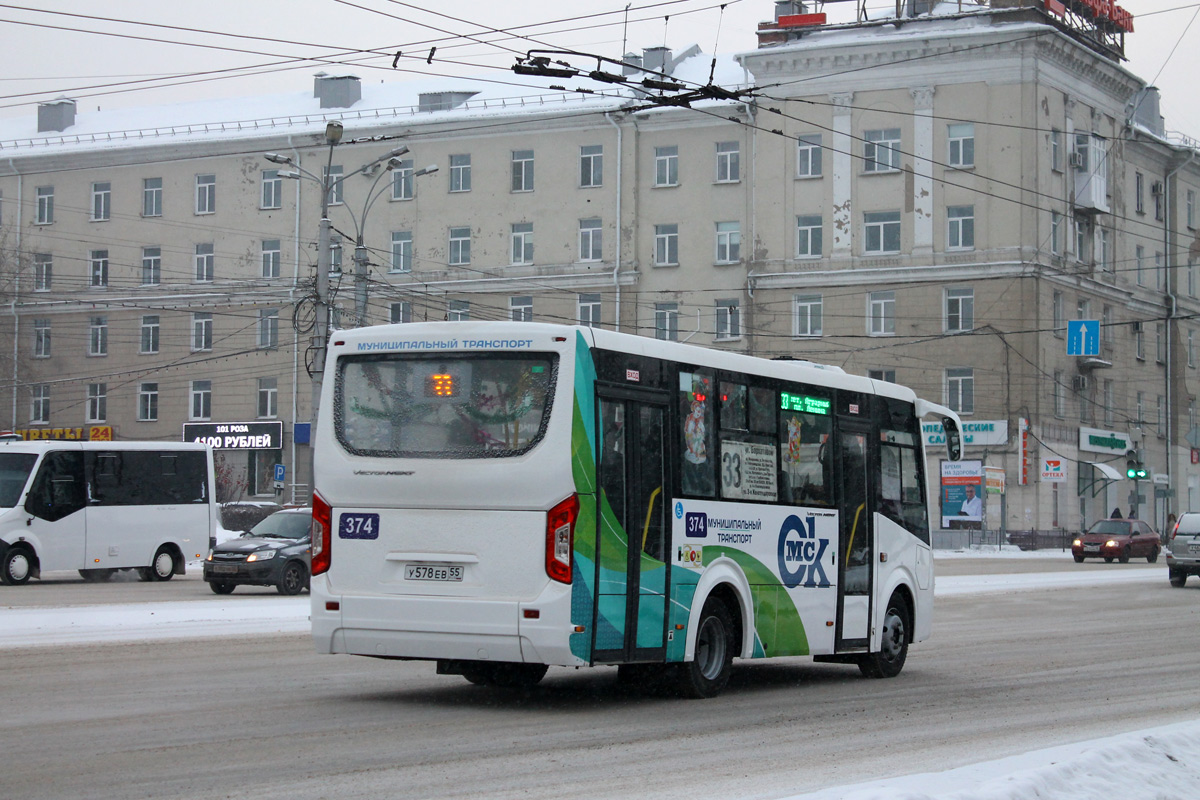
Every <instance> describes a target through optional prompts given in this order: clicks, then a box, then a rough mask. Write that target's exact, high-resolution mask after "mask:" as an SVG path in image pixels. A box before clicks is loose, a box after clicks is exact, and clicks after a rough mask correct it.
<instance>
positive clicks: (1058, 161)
mask: <svg viewBox="0 0 1200 800" xmlns="http://www.w3.org/2000/svg"><path fill="white" fill-rule="evenodd" d="M1062 168H1063V163H1062V131H1060V130H1058V129H1057V128H1052V129H1051V130H1050V169H1052V170H1054V171H1055V172H1062Z"/></svg>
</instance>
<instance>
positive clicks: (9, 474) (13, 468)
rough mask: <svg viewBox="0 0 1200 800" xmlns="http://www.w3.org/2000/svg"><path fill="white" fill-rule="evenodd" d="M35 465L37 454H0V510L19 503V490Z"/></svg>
mask: <svg viewBox="0 0 1200 800" xmlns="http://www.w3.org/2000/svg"><path fill="white" fill-rule="evenodd" d="M35 463H37V453H2V452H0V508H12V507H13V506H15V505H16V504H17V503H19V502H21V490H22V489H24V488H25V482H26V481H28V480H29V473H30V472H32V471H33V465H34V464H35Z"/></svg>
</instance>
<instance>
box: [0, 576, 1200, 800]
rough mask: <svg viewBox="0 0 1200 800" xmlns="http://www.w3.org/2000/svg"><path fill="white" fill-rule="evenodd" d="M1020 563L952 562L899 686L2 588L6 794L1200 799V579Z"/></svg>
mask: <svg viewBox="0 0 1200 800" xmlns="http://www.w3.org/2000/svg"><path fill="white" fill-rule="evenodd" d="M946 566H953V565H946ZM1006 566H1010V565H1006ZM1014 570H1019V567H1012V566H1010V568H1009V569H1008V570H1007V571H1005V572H1003V574H988V575H970V574H947V573H954V572H959V573H961V572H962V570H954V569H944V568H943V565H942V564H940V563H939V572H940V574H941V577H939V579H938V595H939V600H938V604H937V615H938V616H937V620H936V622H935V629H934V638H933V639H931V640H930V641H929V642H926V643H922V644H921V645H919V646H917V647H915V648H914V649H913V651H912V653H911V655H910V660H909V664H908V666H907V667H906V669H905V674H904V675H903V676H901V677H900V678H899V679H897V680H895V681H879V682H876V681H864V680H862V679H860V678H859V677H858V675H857V671H856V670H853V669H850V668H846V667H842V666H837V665H814V664H812V663H811V662H810V661H809V660H807V659H786V660H781V661H774V662H757V663H753V664H746V665H743V666H740V667H739V668H738V669H737V670H736V671H735V675H734V679H733V681H732V682H731V685H730V687H729V690H728V691H727V693H726V694H725V695H722V696H721V697H719V698H717V699H715V700H712V701H704V702H682V701H678V700H674V699H667V698H660V697H643V696H635V695H628V694H625V693H623V692H622V691H621V690H619V689H618V688H617V686H616V684H615V683H614V682H613V680H612V672H613V671H612V670H610V669H609V670H606V669H597V670H585V671H580V672H576V671H571V670H561V669H555V670H552V671H551V673H550V675H549V676H548V677H547V680H546V681H545V684H544V686H543V688H542V689H541V690H539V691H538V692H535V693H532V694H530V695H519V696H514V695H509V694H505V693H502V692H496V691H491V690H486V689H480V688H477V687H471V686H468V685H466V684H465V683H464V682H462V681H461V680H459V679H456V678H453V677H439V676H436V675H435V674H434V673H433V669H432V667H431V666H430V665H428V664H423V663H406V662H387V661H373V660H369V659H355V658H347V657H337V658H331V657H321V656H316V655H315V654H314V653H313V652H312V649H311V644H310V643H309V641H308V639H307V637H306V636H305V635H304V632H305V631H306V630H307V614H308V602H307V597H300V598H282V597H278V596H274V595H271V594H269V593H263V594H260V595H258V596H244V597H243V596H239V595H234V596H232V597H229V598H220V599H215V598H204V599H199V597H200V596H199V595H195V591H203V590H204V586H203V584H198V585H193V586H191V587H189V586H187V584H180V585H179V586H176V587H173V589H172V591H174V592H191V593H193V599H190V600H171V601H165V602H157V601H153V600H149V599H148V597H149V595H147V594H145V593H144V592H143V593H142V594H140V595H139V597H140V598H142V601H141V602H136V603H132V604H124V603H106V604H103V605H82V606H80V605H77V606H73V607H63V606H53V605H47V604H44V599H45V598H44V597H43V598H37V599H38V600H39V601H41V602H42V603H43V604H39V605H26V604H23V605H20V606H17V605H11V606H9V607H7V608H0V645H2V647H0V669H3V670H4V674H5V675H6V676H7V680H6V681H5V683H4V684H3V688H0V702H3V704H4V707H5V708H6V713H5V714H4V715H2V716H0V733H2V735H3V739H4V741H5V742H6V766H5V768H4V769H3V770H0V797H14V798H15V797H20V798H23V800H39V799H40V798H66V797H72V798H73V797H85V796H86V797H114V798H115V797H122V798H125V797H150V796H153V797H156V798H163V799H164V800H170V799H171V798H193V797H196V798H198V797H212V796H222V797H224V796H229V797H255V798H274V797H279V798H283V797H289V798H308V797H313V798H315V797H332V796H337V797H339V798H343V797H349V798H354V797H514V798H515V797H522V798H561V797H581V798H588V797H596V798H600V797H604V798H614V797H638V798H668V797H671V798H673V797H689V798H691V797H717V798H751V797H755V798H757V797H788V796H796V795H797V794H798V793H803V792H815V794H812V795H806V796H805V797H806V800H809V799H810V798H811V800H835V799H842V798H844V799H845V800H882V798H888V800H895V799H896V798H909V799H911V800H916V799H917V798H926V797H930V798H960V800H968V798H969V799H970V800H1025V798H1029V797H1034V796H1036V797H1038V798H1040V799H1041V800H1051V799H1053V800H1085V798H1086V800H1091V798H1095V797H1099V796H1105V797H1120V798H1122V799H1123V800H1126V799H1127V800H1140V799H1141V798H1145V799H1146V800H1166V799H1171V798H1181V799H1182V798H1185V797H1187V798H1191V797H1194V796H1195V793H1194V788H1193V787H1194V786H1195V785H1197V781H1198V779H1200V776H1198V775H1197V771H1198V770H1200V723H1197V722H1194V720H1196V719H1197V718H1200V695H1198V694H1197V693H1196V692H1195V691H1194V690H1193V687H1195V686H1200V666H1198V665H1197V662H1198V661H1200V660H1198V659H1196V658H1194V656H1193V655H1192V654H1193V653H1194V652H1195V650H1196V644H1197V642H1196V638H1197V637H1196V636H1195V635H1194V633H1193V631H1194V630H1195V622H1194V620H1195V612H1196V606H1197V603H1200V585H1197V586H1191V585H1189V587H1187V588H1186V589H1184V590H1176V589H1171V588H1169V587H1168V586H1167V583H1166V580H1165V569H1164V568H1163V567H1162V566H1161V565H1158V566H1155V567H1148V566H1140V565H1123V566H1122V567H1120V568H1117V567H1115V566H1114V568H1111V569H1086V570H1083V569H1076V570H1072V569H1069V568H1068V569H1054V568H1052V569H1050V570H1049V571H1042V572H1029V573H1026V572H1020V571H1014ZM50 588H51V589H54V587H50ZM76 588H84V587H83V586H82V585H80V584H73V585H72V586H71V587H65V586H60V587H58V588H57V589H55V590H54V592H53V594H54V595H57V596H67V597H73V598H77V597H78V596H79V595H78V593H75V594H72V593H71V591H69V590H70V589H76ZM158 588H162V587H161V586H160V587H158ZM0 589H2V591H0V602H9V598H10V596H13V597H15V596H16V595H15V594H12V590H11V589H10V588H9V587H0ZM120 589H121V587H117V588H116V589H107V590H106V591H110V592H115V591H119V590H120ZM126 589H127V590H134V591H139V592H141V591H142V590H140V589H137V588H136V586H133V587H126ZM16 591H17V592H19V591H20V590H19V589H18V590H16ZM49 596H51V595H46V597H49ZM106 596H107V595H106ZM25 597H29V598H31V599H32V598H34V597H35V596H34V595H26V596H25ZM22 602H24V601H22ZM243 634H256V635H254V636H246V635H243ZM231 635H232V636H231ZM171 637H173V639H172V641H169V642H167V641H164V640H165V639H167V638H171ZM220 637H228V638H220ZM30 644H34V645H36V646H33V647H29V646H27V645H30ZM23 645H26V646H23ZM1162 726H1167V727H1162ZM1150 729H1154V730H1150ZM1113 734H1117V736H1116V738H1115V739H1106V738H1105V737H1109V736H1112V735H1113ZM1072 742H1081V744H1070V743H1072ZM1048 747H1049V748H1056V749H1051V750H1043V749H1041V748H1048ZM992 759H1002V760H1000V761H995V762H993V761H992ZM168 765H169V766H168ZM903 776H909V777H903ZM881 779H882V781H883V782H882V783H875V784H868V785H857V784H858V782H859V781H877V780H881ZM839 787H840V788H839Z"/></svg>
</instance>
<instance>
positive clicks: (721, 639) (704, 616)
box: [678, 598, 734, 698]
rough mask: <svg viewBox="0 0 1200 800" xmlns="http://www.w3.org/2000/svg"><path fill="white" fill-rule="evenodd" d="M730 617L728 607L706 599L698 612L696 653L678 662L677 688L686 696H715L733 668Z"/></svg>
mask: <svg viewBox="0 0 1200 800" xmlns="http://www.w3.org/2000/svg"><path fill="white" fill-rule="evenodd" d="M733 630H734V629H733V617H732V615H730V613H729V607H728V606H726V605H725V603H723V602H722V601H720V600H718V599H716V598H709V599H708V601H707V602H706V603H705V604H704V610H703V611H701V612H700V627H699V629H698V630H697V631H696V656H695V658H693V659H692V660H691V661H685V662H684V663H682V664H680V665H679V667H678V669H679V688H680V690H681V691H682V692H683V694H684V695H685V696H686V697H696V698H701V697H716V696H717V695H718V694H720V693H721V690H722V689H724V688H725V685H726V684H727V683H729V673H730V672H732V671H733V649H734V643H733Z"/></svg>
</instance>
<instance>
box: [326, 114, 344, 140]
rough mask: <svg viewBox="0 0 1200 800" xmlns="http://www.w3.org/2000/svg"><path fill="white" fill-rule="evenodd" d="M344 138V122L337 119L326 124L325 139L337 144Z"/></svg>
mask: <svg viewBox="0 0 1200 800" xmlns="http://www.w3.org/2000/svg"><path fill="white" fill-rule="evenodd" d="M341 140H342V123H340V122H338V121H337V120H336V119H334V120H330V121H329V122H328V123H327V124H326V125H325V141H326V142H328V143H329V144H331V145H334V144H337V143H338V142H340V141H341Z"/></svg>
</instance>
